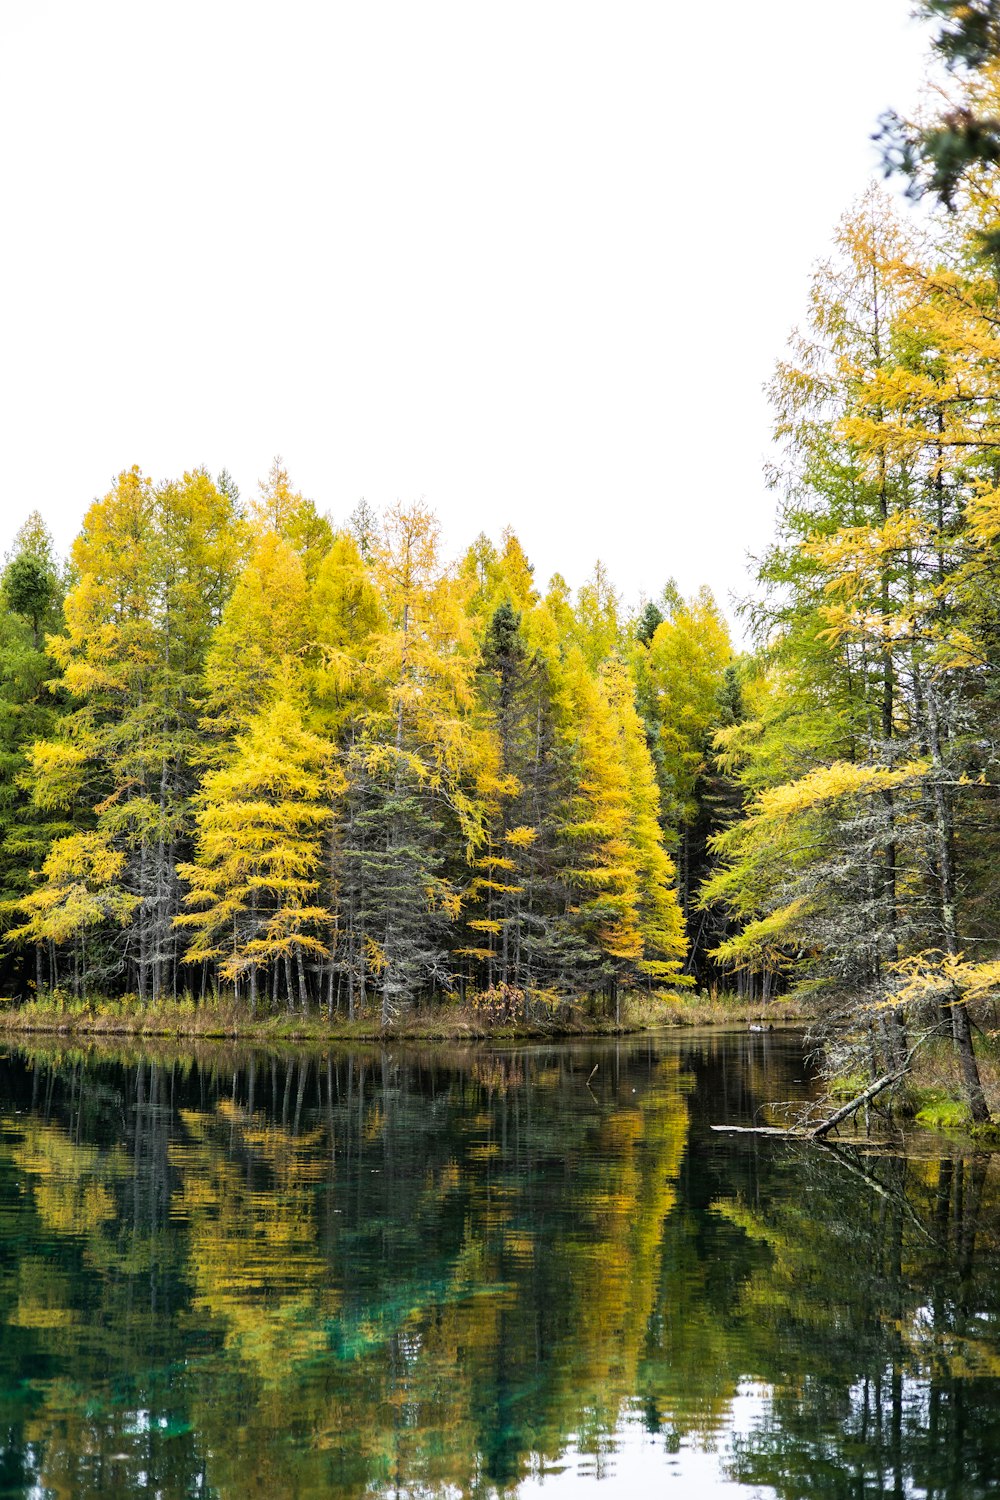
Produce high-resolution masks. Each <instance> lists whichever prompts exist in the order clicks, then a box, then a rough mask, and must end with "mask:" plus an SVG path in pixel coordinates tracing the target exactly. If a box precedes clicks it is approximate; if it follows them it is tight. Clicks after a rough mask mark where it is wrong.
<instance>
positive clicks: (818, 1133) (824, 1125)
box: [807, 1054, 912, 1140]
mask: <svg viewBox="0 0 1000 1500" xmlns="http://www.w3.org/2000/svg"><path fill="white" fill-rule="evenodd" d="M911 1056H912V1054H911ZM909 1066H910V1059H909V1058H907V1059H906V1062H905V1063H904V1064H903V1067H902V1069H901V1070H899V1071H898V1072H896V1073H883V1074H882V1077H881V1078H876V1080H875V1082H874V1083H870V1084H869V1085H868V1087H867V1088H866V1089H865V1090H864V1091H863V1092H862V1093H860V1094H858V1096H857V1098H856V1099H852V1100H851V1101H850V1103H849V1104H844V1105H842V1106H841V1108H840V1109H838V1110H835V1111H834V1112H833V1114H832V1115H830V1116H829V1118H828V1119H826V1120H821V1121H820V1123H819V1124H818V1125H814V1126H813V1127H812V1129H811V1130H809V1131H808V1132H807V1134H808V1135H811V1136H812V1137H813V1139H814V1140H822V1139H823V1137H824V1136H825V1135H829V1133H830V1131H831V1130H832V1129H833V1127H834V1126H835V1125H839V1124H840V1122H841V1121H842V1120H846V1119H847V1118H848V1117H849V1116H850V1115H853V1114H854V1113H855V1112H856V1111H857V1110H859V1109H860V1108H861V1106H862V1105H863V1104H868V1103H869V1102H870V1100H872V1099H874V1098H875V1096H876V1094H881V1093H884V1091H885V1090H886V1089H889V1088H892V1086H893V1084H894V1083H899V1081H900V1080H901V1079H902V1078H905V1077H906V1074H907V1072H908V1071H909Z"/></svg>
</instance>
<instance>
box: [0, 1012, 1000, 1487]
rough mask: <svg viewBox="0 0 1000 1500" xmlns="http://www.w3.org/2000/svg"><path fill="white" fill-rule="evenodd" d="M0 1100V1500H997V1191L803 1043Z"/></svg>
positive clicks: (168, 1062)
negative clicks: (830, 1136) (838, 1097)
mask: <svg viewBox="0 0 1000 1500" xmlns="http://www.w3.org/2000/svg"><path fill="white" fill-rule="evenodd" d="M595 1064H596V1071H594V1069H595ZM0 1074H2V1076H0V1177H2V1183H0V1326H2V1330H3V1332H2V1341H0V1361H2V1370H0V1401H2V1410H0V1444H2V1447H0V1496H3V1497H32V1500H42V1497H48V1496H53V1497H56V1496H58V1497H60V1500H62V1497H67V1500H68V1497H80V1496H91V1495H95V1496H96V1495H100V1496H131V1495H150V1494H155V1495H160V1496H163V1497H171V1500H173V1497H181V1496H199V1497H223V1496H224V1497H227V1500H228V1497H233V1500H237V1497H243V1496H250V1495H260V1496H268V1497H284V1496H289V1497H291V1496H295V1497H302V1500H305V1497H313V1496H365V1495H372V1496H378V1495H393V1496H395V1495H400V1496H431V1495H434V1496H438V1495H441V1496H449V1497H458V1496H483V1497H485V1496H492V1495H497V1494H503V1495H511V1496H512V1495H514V1494H517V1495H518V1496H519V1497H525V1500H526V1497H549V1500H563V1497H567V1496H575V1495H588V1494H590V1495H592V1496H593V1497H594V1500H612V1497H614V1496H618V1495H628V1496H629V1497H630V1500H637V1497H640V1496H645V1495H650V1496H653V1495H660V1494H663V1493H667V1494H674V1495H677V1496H689V1495H690V1496H695V1497H699V1500H700V1497H702V1496H709V1497H711V1496H718V1497H729V1500H734V1497H738V1496H742V1497H744V1500H749V1497H761V1500H773V1497H779V1496H780V1497H783V1500H784V1497H789V1500H792V1497H796V1500H797V1497H811V1500H814V1497H820V1500H826V1497H830V1500H833V1497H836V1500H841V1497H843V1500H865V1497H869V1496H881V1495H888V1496H901V1497H910V1496H928V1497H930V1496H934V1497H940V1500H944V1497H948V1500H977V1497H980V1496H982V1497H987V1496H997V1495H1000V1339H998V1334H1000V1157H996V1158H994V1157H990V1156H988V1155H985V1154H984V1155H970V1154H963V1152H962V1151H961V1150H960V1149H959V1148H958V1147H957V1146H956V1147H955V1148H954V1149H952V1148H949V1147H947V1145H944V1146H943V1145H942V1143H941V1142H940V1141H936V1142H933V1143H929V1142H928V1141H926V1140H925V1141H923V1142H912V1141H911V1142H910V1143H909V1145H908V1147H907V1150H906V1153H904V1152H903V1150H902V1148H901V1147H898V1148H894V1149H891V1150H889V1149H886V1150H882V1151H879V1152H874V1153H873V1152H870V1151H863V1150H861V1149H859V1148H858V1146H857V1145H849V1144H842V1145H840V1146H838V1147H837V1148H836V1149H834V1150H825V1149H823V1148H820V1147H803V1146H800V1145H795V1144H791V1143H787V1142H776V1141H774V1140H771V1139H768V1138H761V1137H753V1136H729V1137H727V1136H720V1135H717V1134H714V1133H713V1132H711V1131H710V1130H709V1125H710V1124H711V1123H718V1122H723V1121H732V1122H739V1121H742V1122H749V1121H751V1120H753V1119H755V1118H759V1117H762V1114H766V1109H765V1106H766V1105H767V1103H768V1101H773V1100H792V1099H795V1098H801V1097H802V1096H803V1095H804V1094H805V1093H806V1092H807V1091H808V1089H809V1080H808V1075H807V1071H806V1068H805V1065H804V1063H803V1060H802V1056H801V1051H800V1047H799V1044H798V1042H797V1040H796V1038H795V1037H794V1036H790V1035H782V1034H777V1033H776V1034H768V1035H753V1036H751V1035H749V1034H742V1035H723V1034H720V1033H714V1034H710V1035H706V1034H701V1035H699V1034H687V1035H685V1036H683V1037H680V1038H677V1037H675V1036H668V1037H666V1038H663V1039H656V1040H649V1039H646V1038H644V1039H642V1040H640V1041H631V1042H627V1043H625V1042H622V1043H597V1044H594V1043H587V1044H581V1045H552V1046H544V1047H525V1048H518V1049H515V1050H507V1051H503V1052H497V1051H486V1050H468V1051H440V1050H438V1051H435V1052H430V1051H427V1052H414V1051H402V1050H399V1051H392V1052H389V1053H382V1052H379V1051H376V1050H373V1051H370V1052H354V1053H352V1054H348V1053H330V1054H322V1055H316V1054H299V1053H295V1054H286V1055H271V1054H265V1053H257V1054H251V1053H242V1052H241V1053H229V1052H225V1051H215V1052H212V1051H205V1052H199V1053H198V1054H196V1055H186V1056H185V1055H177V1054H171V1053H169V1052H166V1051H164V1052H162V1053H159V1054H156V1053H145V1054H140V1053H138V1052H136V1053H123V1054H121V1055H119V1056H112V1055H104V1056H91V1057H89V1058H88V1059H84V1058H82V1057H81V1056H79V1055H73V1054H69V1053H65V1052H62V1053H60V1052H56V1051H51V1052H45V1051H35V1052H33V1053H31V1054H27V1055H20V1054H12V1055H10V1056H7V1057H6V1058H4V1059H3V1060H2V1061H0Z"/></svg>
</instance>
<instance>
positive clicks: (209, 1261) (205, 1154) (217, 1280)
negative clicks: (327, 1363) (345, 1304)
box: [170, 1102, 337, 1384]
mask: <svg viewBox="0 0 1000 1500" xmlns="http://www.w3.org/2000/svg"><path fill="white" fill-rule="evenodd" d="M182 1118H183V1121H184V1125H185V1128H186V1132H187V1139H186V1141H185V1142H184V1143H182V1144H173V1145H172V1146H171V1148H170V1160H171V1163H172V1165H173V1166H174V1167H175V1168H176V1169H177V1171H178V1173H179V1174H180V1188H179V1190H178V1192H177V1193H176V1194H175V1196H174V1199H173V1201H172V1203H171V1216H172V1217H173V1218H174V1219H175V1220H177V1221H181V1222H183V1223H185V1224H186V1225H187V1228H188V1242H189V1274H190V1277H191V1281H192V1284H193V1287H194V1298H193V1303H192V1305H193V1307H194V1308H195V1309H196V1310H198V1311H201V1312H205V1313H208V1314H209V1316H210V1317H211V1318H213V1319H215V1320H216V1321H217V1322H218V1323H219V1324H220V1325H221V1327H222V1328H223V1330H224V1338H225V1344H226V1348H227V1349H228V1350H230V1351H231V1352H232V1353H234V1354H236V1355H238V1356H239V1357H240V1358H241V1359H244V1360H246V1361H247V1363H248V1364H249V1365H251V1366H252V1367H253V1368H254V1370H255V1371H256V1372H257V1374H258V1375H259V1376H260V1377H261V1378H262V1379H263V1380H264V1381H265V1383H267V1384H274V1383H280V1382H281V1381H282V1380H284V1379H285V1378H286V1377H287V1372H288V1369H289V1366H290V1365H293V1364H295V1363H296V1362H299V1361H303V1360H307V1359H309V1358H310V1357H314V1356H315V1355H317V1354H318V1353H319V1352H320V1351H321V1350H322V1349H323V1348H324V1347H325V1345H326V1336H325V1333H324V1330H323V1319H324V1318H325V1317H327V1316H329V1315H330V1314H331V1313H332V1312H333V1310H334V1308H335V1307H336V1303H337V1297H336V1294H335V1293H334V1291H333V1290H332V1288H330V1287H329V1286H328V1285H327V1284H326V1280H325V1278H326V1265H325V1263H324V1261H323V1259H322V1257H321V1256H320V1254H319V1252H318V1248H317V1243H316V1240H317V1232H316V1223H315V1217H314V1212H313V1193H314V1188H315V1186H316V1184H317V1183H320V1182H323V1181H324V1180H325V1179H326V1177H327V1175H328V1173H329V1161H328V1160H327V1159H326V1157H325V1156H324V1155H323V1154H321V1153H320V1151H319V1150H318V1147H319V1145H320V1142H321V1141H322V1140H323V1139H324V1133H323V1132H321V1131H314V1132H312V1133H311V1134H306V1135H300V1136H297V1137H296V1136H292V1135H291V1134H290V1133H289V1132H288V1131H287V1130H284V1129H282V1128H281V1127H279V1126H275V1125H270V1124H268V1123H267V1121H266V1119H265V1117H264V1116H262V1115H255V1116H252V1117H249V1118H245V1117H243V1116H242V1115H241V1114H240V1112H239V1111H238V1110H237V1109H235V1108H234V1107H232V1106H230V1105H229V1104H228V1103H226V1102H223V1103H221V1104H219V1105H218V1106H217V1108H216V1110H215V1111H214V1112H213V1113H207V1112H206V1113H204V1114H201V1113H195V1112H193V1111H189V1112H185V1113H184V1114H183V1115H182ZM241 1149H242V1151H243V1152H244V1153H246V1158H247V1162H246V1165H243V1164H241V1162H240V1161H239V1159H238V1158H235V1157H234V1154H235V1152H237V1151H239V1150H241ZM263 1168H266V1169H267V1170H266V1173H265V1172H264V1171H263V1170H262V1169H263Z"/></svg>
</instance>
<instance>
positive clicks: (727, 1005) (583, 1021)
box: [0, 999, 807, 1045]
mask: <svg viewBox="0 0 1000 1500" xmlns="http://www.w3.org/2000/svg"><path fill="white" fill-rule="evenodd" d="M806 1020H807V1017H806V1015H805V1013H804V1012H803V1011H802V1010H801V1009H800V1008H798V1007H795V1006H794V1005H792V1004H789V1003H788V1002H785V1001H773V1000H772V1001H769V1002H768V1003H767V1005H766V1006H765V1005H762V1004H761V1003H760V1002H757V1003H749V1002H744V1001H737V1000H703V1001H702V1000H689V999H683V1000H679V1001H677V1002H676V1003H670V1002H667V1001H663V1002H661V1003H659V1004H656V1005H655V1006H654V1005H652V1004H650V1005H648V1006H644V1007H643V1009H642V1012H641V1013H640V1014H637V1015H634V1016H623V1017H622V1018H621V1019H620V1020H619V1021H617V1022H616V1021H615V1020H613V1019H611V1018H609V1017H595V1016H586V1015H582V1014H575V1015H574V1014H572V1013H571V1014H570V1015H560V1016H559V1017H554V1018H553V1019H552V1020H551V1021H550V1022H545V1021H541V1020H538V1019H532V1020H527V1021H513V1020H512V1021H508V1022H504V1023H501V1024H495V1025H491V1024H489V1023H488V1022H487V1021H486V1020H485V1019H482V1018H479V1017H476V1016H475V1015H474V1014H473V1013H471V1012H470V1011H469V1010H468V1009H462V1010H457V1009H456V1010H454V1011H453V1010H450V1009H442V1010H439V1011H437V1012H427V1013H426V1014H421V1013H420V1012H419V1011H418V1012H416V1013H412V1012H411V1013H409V1014H408V1015H406V1016H403V1017H397V1018H395V1019H394V1020H393V1021H391V1022H390V1023H389V1025H388V1026H385V1027H383V1026H381V1025H380V1024H379V1022H378V1021H377V1020H376V1019H374V1018H369V1017H364V1018H361V1019H358V1020H355V1021H353V1022H352V1021H347V1020H345V1019H342V1018H341V1019H336V1018H335V1019H333V1020H329V1019H327V1018H326V1017H318V1016H316V1017H309V1016H290V1015H282V1016H263V1017H256V1018H255V1017H251V1016H249V1015H247V1014H246V1013H241V1012H240V1011H239V1010H237V1008H236V1007H235V1006H234V1007H231V1008H230V1007H226V1006H223V1007H212V1006H205V1007H197V1008H194V1009H191V1008H190V1007H186V1006H184V1005H183V1004H182V1003H178V1004H177V1005H174V1004H172V1003H170V1004H165V1005H159V1006H156V1007H149V1008H148V1009H146V1010H140V1009H139V1008H138V1007H135V1008H129V1009H128V1010H125V1011H123V1009H122V1007H120V1006H115V1005H108V1006H102V1005H101V1003H100V1002H94V1003H93V1004H92V1005H87V1006H84V1005H82V1004H79V1003H75V1004H71V1005H67V1006H65V1007H57V1006H50V1005H39V1004H37V1002H33V1003H29V1004H28V1005H26V1006H21V1007H18V1008H17V1009H13V1008H12V1009H6V1010H3V1011H0V1037H3V1038H6V1039H8V1040H10V1041H12V1042H16V1041H17V1040H18V1039H29V1038H32V1037H39V1038H41V1037H52V1038H60V1037H61V1038H64V1039H65V1040H66V1041H69V1042H77V1041H80V1040H83V1039H92V1040H95V1041H99V1040H101V1039H102V1038H107V1039H108V1040H120V1039H121V1038H123V1037H129V1038H133V1039H136V1040H142V1039H144V1038H149V1039H150V1040H158V1041H163V1040H178V1041H224V1042H247V1043H264V1044H266V1043H269V1042H270V1043H276V1044H278V1043H286V1042H296V1043H303V1042H309V1043H315V1044H317V1045H325V1044H327V1043H330V1042H336V1043H345V1042H358V1043H364V1044H368V1045H370V1044H371V1043H373V1042H375V1043H379V1042H385V1041H393V1042H400V1041H419V1042H442V1043H444V1042H449V1043H453V1042H493V1041H502V1042H510V1041H521V1040H523V1041H538V1040H546V1041H560V1040H565V1041H572V1040H574V1039H579V1038H584V1037H607V1036H635V1035H640V1034H642V1033H645V1032H654V1031H665V1030H679V1029H686V1028H689V1027H696V1026H720V1027H725V1026H728V1027H744V1028H749V1027H750V1026H761V1027H764V1028H770V1027H774V1028H775V1029H778V1028H783V1027H786V1026H788V1025H800V1024H803V1023H804V1022H805V1021H806Z"/></svg>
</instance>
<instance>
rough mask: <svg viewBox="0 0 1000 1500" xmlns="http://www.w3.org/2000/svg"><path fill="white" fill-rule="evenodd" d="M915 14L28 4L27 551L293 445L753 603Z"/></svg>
mask: <svg viewBox="0 0 1000 1500" xmlns="http://www.w3.org/2000/svg"><path fill="white" fill-rule="evenodd" d="M908 13H909V0H836V3H831V0H826V3H819V0H771V3H769V4H761V5H754V4H748V3H746V0H716V3H714V4H709V3H707V0H706V3H702V4H688V3H684V0H655V3H653V0H602V3H600V4H596V3H592V0H527V3H524V0H503V3H502V4H501V3H499V0H491V3H480V0H454V3H451V0H449V3H441V0H350V3H347V0H316V3H312V0H284V3H280V4H279V3H276V0H274V3H268V4H261V3H255V0H237V3H229V0H198V3H195V4H191V3H186V0H173V3H171V4H169V5H168V4H162V3H160V4H156V3H152V0H150V3H136V0H124V3H110V0H87V3H86V4H81V3H80V0H0V143H2V144H0V201H2V206H3V226H2V234H0V442H2V450H3V452H2V462H0V516H2V519H0V552H2V551H5V550H6V548H7V546H8V545H9V541H10V537H11V535H12V534H13V532H14V531H15V529H16V528H17V526H18V525H19V524H20V522H21V520H22V519H23V518H24V516H25V515H26V514H27V512H28V511H29V510H31V509H32V508H35V507H37V508H38V509H40V510H41V511H42V513H43V514H44V515H45V516H46V518H47V519H48V521H49V524H50V526H51V527H52V529H53V531H54V532H55V535H56V538H57V541H58V542H59V544H60V546H61V547H62V548H66V547H68V545H69V543H70V541H71V539H72V537H73V535H74V533H75V531H76V530H77V528H78V527H79V524H80V521H81V519H82V516H83V513H84V511H85V509H86V507H87V505H88V504H89V502H90V500H91V499H92V498H93V497H94V496H95V495H98V494H103V493H104V492H105V491H106V490H107V489H108V487H109V485H110V483H111V480H112V478H113V476H114V475H115V474H116V473H117V472H118V471H119V470H120V469H122V468H125V467H127V466H128V465H130V464H133V463H138V464H139V465H141V466H142V468H143V469H144V470H145V471H146V472H147V473H150V474H152V475H153V476H154V478H164V477H167V476H171V475H176V474H180V473H181V472H182V471H183V470H184V469H185V468H193V467H195V466H196V465H199V464H204V465H206V466H207V467H208V468H209V469H210V470H211V471H212V472H213V473H215V472H217V471H218V470H219V469H220V468H222V467H223V466H225V467H227V468H228V469H229V470H230V471H231V472H232V474H233V475H234V477H235V478H236V480H237V482H238V484H239V485H240V487H241V489H242V491H243V492H244V494H249V493H251V492H253V490H254V489H255V486H256V482H257V480H258V478H259V477H260V476H262V475H263V474H264V473H265V472H266V470H267V468H268V466H269V464H270V461H271V458H272V456H273V455H274V454H276V453H280V454H282V455H283V457H284V459H285V462H286V464H287V467H288V468H289V470H290V473H291V476H292V479H293V480H294V481H295V482H296V484H297V486H298V488H300V489H301V490H303V491H304V492H305V493H306V494H308V495H310V496H311V497H312V498H313V499H314V500H315V501H316V502H317V504H318V505H319V506H320V508H321V509H328V510H330V512H331V513H332V515H333V516H334V518H335V519H336V518H341V517H344V516H346V514H347V513H348V512H349V511H350V510H351V509H353V507H354V505H355V504H356V503H357V501H358V500H359V499H360V498H361V497H362V496H364V497H365V498H367V499H368V500H369V502H371V503H372V504H374V505H376V506H379V507H381V506H383V505H386V504H391V503H393V502H394V501H396V500H404V501H405V500H411V499H418V498H419V499H423V500H425V501H426V502H427V503H428V504H429V505H431V506H432V507H433V508H434V509H436V510H437V512H438V514H439V516H440V517H441V520H442V523H443V526H444V529H445V534H446V538H447V541H448V544H449V547H450V548H451V549H452V550H455V551H457V550H458V549H459V548H460V547H461V546H464V545H465V543H466V542H467V541H468V540H470V539H471V538H472V537H473V536H474V535H475V534H476V533H477V532H479V531H480V530H486V531H487V532H489V533H491V534H493V535H498V534H499V532H500V530H501V529H502V528H503V526H504V525H507V524H509V525H512V526H513V527H514V528H515V530H516V531H517V532H518V533H519V535H520V536H521V539H522V541H523V542H524V544H525V547H526V548H527V550H528V553H529V555H530V556H531V557H532V559H533V560H534V561H535V563H536V565H537V576H538V577H539V579H540V581H541V582H543V583H544V582H545V581H546V580H547V578H548V576H549V575H550V573H551V572H552V571H554V570H555V569H557V568H558V569H559V570H560V571H562V572H563V573H564V574H565V575H566V576H567V578H568V579H569V581H570V583H571V584H573V585H574V586H576V585H577V584H579V583H581V582H582V581H583V580H584V578H585V577H586V576H587V575H588V573H589V572H590V571H591V568H592V565H593V562H594V560H595V558H597V557H601V558H603V560H604V561H605V562H606V564H607V565H608V567H609V569H610V571H611V573H612V576H613V578H614V579H615V581H616V582H617V583H618V585H619V586H620V587H621V589H622V591H623V593H624V594H625V595H626V597H627V598H629V599H635V598H637V597H638V596H639V595H640V594H641V593H646V594H647V595H655V594H657V593H658V592H659V590H660V588H661V587H662V584H663V582H664V581H665V579H666V578H668V577H670V576H671V575H672V576H674V577H675V578H676V579H677V581H678V583H679V584H680V586H681V588H682V589H683V590H684V591H685V592H687V591H690V590H693V589H694V588H696V587H697V586H698V584H699V583H701V582H707V583H709V584H710V585H711V586H712V587H713V588H714V589H715V591H716V593H717V595H718V596H719V598H720V601H721V602H726V601H727V597H728V595H729V594H730V592H731V591H737V592H739V591H741V590H742V589H743V588H744V587H745V581H744V580H745V575H744V559H745V554H746V553H747V551H748V550H750V551H754V550H759V549H760V548H761V547H762V546H763V545H764V544H765V543H766V541H767V538H768V536H769V533H770V527H771V513H772V504H773V501H772V497H771V496H770V495H769V494H768V493H767V492H766V490H765V489H764V486H763V483H762V480H761V462H762V458H763V457H764V454H765V452H766V448H767V443H768V414H767V408H766V404H765V402H764V399H763V397H762V394H761V386H762V383H763V382H764V381H765V380H766V379H767V377H768V375H769V373H770V371H771V368H772V366H773V364H774V361H775V360H776V358H777V357H778V356H779V354H780V353H781V351H782V347H783V345H784V341H785V338H786V336H787V333H788V331H789V329H790V327H791V325H792V324H793V323H794V322H796V321H797V320H798V319H799V318H800V316H801V314H802V310H803V308H804V305H805V297H806V289H807V284H808V277H809V272H810V267H811V264H812V262H813V261H814V260H815V259H816V258H817V257H819V256H820V255H822V254H823V252H824V250H825V247H826V245H827V243H828V241H829V237H830V233H831V230H832V227H833V225H834V224H835V222H836V220H837V218H838V217H839V216H840V214H841V212H842V211H843V210H844V209H845V208H846V207H847V206H848V205H849V204H850V203H851V201H852V200H853V199H854V198H855V197H856V196H857V195H858V194H859V193H860V192H861V191H862V189H863V188H864V186H865V183H866V182H867V180H868V179H869V177H870V176H871V175H872V172H873V170H874V167H875V156H874V148H873V146H872V144H871V142H870V139H869V137H870V134H871V131H872V129H873V128H874V125H875V121H876V117H877V115H878V114H879V112H880V111H881V110H882V109H883V108H885V107H886V106H887V105H890V104H893V105H896V106H897V107H900V108H902V109H904V110H905V109H906V108H908V107H911V106H912V105H913V103H914V102H915V98H916V93H917V89H918V84H919V79H920V76H921V73H922V71H923V64H924V57H925V52H926V45H927V39H928V38H927V33H926V30H925V29H924V28H922V27H920V26H919V25H917V24H915V23H913V22H911V21H909V19H908Z"/></svg>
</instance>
